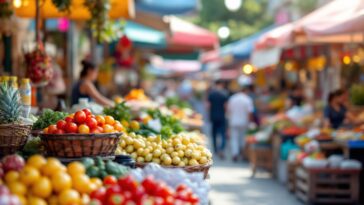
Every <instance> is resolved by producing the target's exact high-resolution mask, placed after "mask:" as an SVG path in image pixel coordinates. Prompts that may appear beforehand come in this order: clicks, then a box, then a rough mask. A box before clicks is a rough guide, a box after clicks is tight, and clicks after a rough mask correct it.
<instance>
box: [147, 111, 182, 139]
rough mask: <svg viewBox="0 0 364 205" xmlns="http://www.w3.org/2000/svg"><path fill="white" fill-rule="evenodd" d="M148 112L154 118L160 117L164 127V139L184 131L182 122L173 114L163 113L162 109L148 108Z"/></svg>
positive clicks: (162, 133) (162, 130) (162, 132)
mask: <svg viewBox="0 0 364 205" xmlns="http://www.w3.org/2000/svg"><path fill="white" fill-rule="evenodd" d="M147 113H148V114H149V115H150V116H151V117H152V118H153V119H159V120H160V122H161V124H162V129H161V131H160V134H161V135H162V138H163V139H168V138H170V137H171V136H172V135H173V134H178V133H180V132H183V131H184V128H183V126H182V124H181V122H180V121H179V120H178V119H176V118H175V117H173V116H170V115H163V114H162V113H161V112H160V110H158V109H155V110H148V111H147Z"/></svg>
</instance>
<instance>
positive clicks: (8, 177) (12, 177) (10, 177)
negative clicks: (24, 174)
mask: <svg viewBox="0 0 364 205" xmlns="http://www.w3.org/2000/svg"><path fill="white" fill-rule="evenodd" d="M4 179H5V182H6V183H10V182H14V181H17V180H18V179H19V172H16V171H9V172H7V173H6V174H5V178H4Z"/></svg>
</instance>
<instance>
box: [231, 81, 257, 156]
mask: <svg viewBox="0 0 364 205" xmlns="http://www.w3.org/2000/svg"><path fill="white" fill-rule="evenodd" d="M246 91H247V87H246V86H242V89H241V91H240V92H238V93H236V94H234V95H232V96H231V97H230V99H229V101H228V104H227V112H228V120H229V130H230V143H231V152H232V156H233V161H234V162H237V161H238V159H239V156H240V153H241V151H242V148H243V146H244V137H245V134H246V131H247V129H248V126H249V122H250V120H251V119H252V113H253V111H254V105H253V101H252V99H251V98H250V97H249V96H248V95H247V94H246Z"/></svg>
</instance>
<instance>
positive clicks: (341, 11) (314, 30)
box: [295, 0, 364, 36]
mask: <svg viewBox="0 0 364 205" xmlns="http://www.w3.org/2000/svg"><path fill="white" fill-rule="evenodd" d="M363 30H364V1H363V0H334V1H332V2H330V3H328V4H326V5H325V6H323V7H321V8H319V9H317V10H315V11H313V12H312V13H310V14H308V15H307V16H305V17H304V18H302V19H301V20H299V21H298V22H297V25H296V26H295V32H302V33H305V34H306V35H308V36H322V35H336V34H343V33H355V32H363Z"/></svg>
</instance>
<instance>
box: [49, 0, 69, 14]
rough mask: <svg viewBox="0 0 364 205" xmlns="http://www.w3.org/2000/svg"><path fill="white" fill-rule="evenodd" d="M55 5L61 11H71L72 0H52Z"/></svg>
mask: <svg viewBox="0 0 364 205" xmlns="http://www.w3.org/2000/svg"><path fill="white" fill-rule="evenodd" d="M52 3H53V5H54V6H56V8H57V10H58V11H60V12H70V7H71V4H72V0H52Z"/></svg>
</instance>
